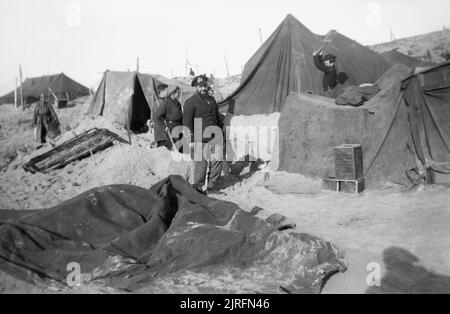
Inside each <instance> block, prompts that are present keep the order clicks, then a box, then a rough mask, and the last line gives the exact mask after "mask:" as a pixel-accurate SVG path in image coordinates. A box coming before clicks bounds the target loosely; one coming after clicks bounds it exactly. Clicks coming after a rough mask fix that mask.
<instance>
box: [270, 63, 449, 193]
mask: <svg viewBox="0 0 450 314" xmlns="http://www.w3.org/2000/svg"><path fill="white" fill-rule="evenodd" d="M448 68H449V65H448V64H447V65H442V66H440V67H437V68H436V69H435V71H436V72H437V73H439V74H440V75H441V76H442V75H444V74H443V73H448ZM446 71H447V72H446ZM432 72H433V71H431V72H429V73H430V74H428V75H430V76H431V73H432ZM409 73H410V69H409V68H406V67H405V66H402V65H396V66H394V67H392V68H391V69H390V70H389V71H388V72H387V73H385V74H384V75H383V76H382V77H381V78H380V79H379V81H378V82H377V84H378V85H379V86H380V88H381V91H380V92H379V93H378V94H377V95H375V96H374V97H373V98H372V99H370V100H369V101H368V102H367V103H366V104H364V105H363V106H361V107H358V108H351V107H340V106H336V105H334V104H333V102H332V101H331V100H328V99H326V98H320V97H319V96H311V95H297V94H292V95H290V96H289V98H288V100H287V102H286V107H285V109H284V111H283V112H282V114H281V117H280V121H279V127H280V145H279V154H278V156H279V158H278V160H276V161H275V165H274V167H275V168H276V169H279V170H285V171H289V172H296V173H302V174H306V175H310V176H313V177H318V178H323V177H334V176H335V175H334V156H333V147H334V146H338V145H341V144H343V143H346V144H361V145H362V148H363V165H364V175H365V176H366V180H367V182H368V183H369V185H370V186H376V185H378V184H379V183H383V182H386V181H390V182H394V183H399V184H404V185H410V184H412V183H415V182H417V180H422V179H424V178H427V177H428V178H429V174H427V169H429V170H434V171H436V172H438V173H447V172H448V169H449V168H448V166H449V162H450V152H449V149H448V147H449V139H450V129H449V123H448V121H449V120H450V106H449V102H448V100H449V91H450V89H449V88H448V87H447V88H438V89H436V86H438V87H442V86H445V85H446V84H443V83H442V82H443V80H442V79H440V80H437V83H435V85H434V86H435V87H433V88H432V89H427V88H426V87H424V86H420V82H421V81H424V80H425V79H423V78H422V79H421V76H420V75H413V76H412V77H410V78H409V79H407V80H406V81H404V82H403V83H402V79H405V78H407V77H408V75H409ZM421 75H422V76H425V77H426V76H427V73H423V74H421ZM447 85H448V84H447ZM448 178H449V176H447V178H446V179H447V180H448ZM448 182H450V180H448Z"/></svg>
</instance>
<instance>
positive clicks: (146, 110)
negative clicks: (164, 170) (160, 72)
mask: <svg viewBox="0 0 450 314" xmlns="http://www.w3.org/2000/svg"><path fill="white" fill-rule="evenodd" d="M171 84H173V85H178V86H179V87H180V89H181V92H182V96H181V102H182V103H184V100H186V99H187V97H189V96H190V95H192V93H193V88H191V87H190V86H186V85H184V84H180V83H177V82H175V81H172V80H169V79H164V82H163V81H162V80H161V78H156V77H155V76H153V75H150V74H143V73H139V72H119V71H109V70H107V71H106V72H105V74H104V76H103V79H102V80H101V82H100V84H99V87H98V88H97V91H96V92H95V94H94V97H93V98H92V102H91V105H90V106H89V108H88V111H87V114H88V115H90V116H91V117H97V116H99V115H102V116H105V117H108V118H109V119H112V120H113V121H116V122H118V123H120V124H122V125H123V126H126V127H129V128H130V129H131V130H133V131H136V130H139V129H141V128H142V127H143V126H144V125H145V124H146V122H147V120H148V119H150V117H151V116H152V113H153V112H154V110H155V109H156V108H157V106H158V105H159V103H158V100H157V97H156V95H157V89H158V87H159V86H160V85H164V86H167V85H171Z"/></svg>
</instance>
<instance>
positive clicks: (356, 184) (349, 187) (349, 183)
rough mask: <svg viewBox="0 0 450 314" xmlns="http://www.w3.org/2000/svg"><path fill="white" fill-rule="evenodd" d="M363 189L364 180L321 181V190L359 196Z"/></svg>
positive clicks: (329, 179) (332, 179) (326, 179)
mask: <svg viewBox="0 0 450 314" xmlns="http://www.w3.org/2000/svg"><path fill="white" fill-rule="evenodd" d="M364 189H365V180H364V178H360V179H358V180H338V179H336V178H325V179H322V190H323V191H333V192H343V193H354V194H359V193H361V192H362V191H364Z"/></svg>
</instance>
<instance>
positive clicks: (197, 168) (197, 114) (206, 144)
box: [183, 75, 223, 191]
mask: <svg viewBox="0 0 450 314" xmlns="http://www.w3.org/2000/svg"><path fill="white" fill-rule="evenodd" d="M191 85H192V86H193V87H195V88H196V93H195V94H194V95H193V96H192V97H190V98H189V99H187V100H186V102H185V104H184V111H183V125H184V126H185V127H187V128H188V129H189V130H190V131H191V142H190V149H191V151H192V150H193V148H194V147H196V149H198V148H199V147H201V149H202V152H207V154H206V155H207V156H204V155H205V154H203V153H202V154H201V160H195V158H194V182H193V185H194V187H196V188H197V189H198V190H202V188H201V187H202V186H203V185H204V183H205V180H206V179H207V180H208V186H207V189H208V190H209V191H212V190H215V189H216V186H215V185H216V183H217V182H218V181H219V179H220V175H221V171H222V159H223V156H220V158H215V157H216V156H215V152H216V151H215V150H216V146H215V145H211V143H212V142H210V140H211V138H206V137H204V136H203V135H204V133H203V132H204V130H205V129H206V128H207V127H209V126H216V127H218V129H217V130H220V132H221V129H222V121H221V118H220V115H219V109H218V106H217V103H216V101H215V100H214V97H211V95H209V93H208V78H207V77H206V76H205V75H199V76H196V77H195V78H194V79H193V80H192V84H191ZM196 118H200V119H201V122H202V128H201V131H202V134H201V135H197V136H196V137H195V136H194V119H196ZM194 140H200V141H201V143H194ZM221 145H223V142H222V143H221ZM219 149H220V150H221V151H223V146H222V147H221V148H219ZM218 155H222V154H221V153H220V154H218ZM194 157H195V156H194ZM218 159H219V160H218ZM208 164H209V169H210V171H209V174H208V173H207V169H208ZM207 176H208V177H207Z"/></svg>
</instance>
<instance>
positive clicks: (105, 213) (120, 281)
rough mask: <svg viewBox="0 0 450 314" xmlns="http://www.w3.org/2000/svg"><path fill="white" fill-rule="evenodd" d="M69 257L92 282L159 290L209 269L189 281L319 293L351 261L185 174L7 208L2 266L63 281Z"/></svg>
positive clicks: (0, 237)
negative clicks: (195, 184)
mask: <svg viewBox="0 0 450 314" xmlns="http://www.w3.org/2000/svg"><path fill="white" fill-rule="evenodd" d="M71 262H77V263H79V265H80V268H81V271H82V272H83V273H84V274H89V275H90V276H91V280H92V281H91V283H92V284H94V283H95V284H97V285H102V286H103V287H104V286H108V287H115V288H121V289H126V290H128V291H132V290H136V289H142V288H143V287H144V288H145V287H147V288H151V289H155V290H151V289H150V291H157V292H161V291H163V292H170V291H171V290H170V286H169V287H165V290H164V289H163V287H164V284H167V283H168V282H176V279H177V278H182V277H183V276H185V275H186V274H190V275H191V277H193V278H195V275H198V276H210V277H208V278H211V281H210V282H209V281H208V282H206V283H205V282H204V277H202V278H203V280H202V281H201V282H199V281H195V279H193V280H192V281H190V282H189V283H188V284H187V286H189V288H191V289H192V288H193V287H196V286H197V285H198V286H199V287H200V286H202V287H203V288H204V289H206V288H205V285H209V284H210V285H211V286H210V287H208V288H207V290H206V291H209V292H214V291H216V292H217V291H218V290H214V287H215V286H214V282H216V283H217V282H220V281H221V280H222V282H223V283H224V286H225V287H228V288H226V289H228V290H226V289H225V291H228V292H233V291H235V290H233V285H235V286H236V288H235V289H237V290H239V289H241V290H239V291H242V289H245V287H247V288H248V290H246V291H249V290H250V291H253V292H267V293H276V292H281V291H288V292H294V293H318V292H320V290H321V287H322V285H323V283H324V280H325V279H326V278H328V277H329V276H330V275H332V274H333V273H335V272H338V271H345V269H346V262H345V258H344V257H343V253H342V252H341V251H339V250H338V249H337V248H336V247H335V246H334V245H333V244H331V243H330V242H328V241H325V240H323V239H320V238H317V237H314V236H311V235H308V234H300V233H289V232H285V231H283V232H281V231H278V230H277V229H276V228H275V227H273V226H272V225H270V224H269V223H267V222H265V221H263V220H261V219H259V218H257V217H255V216H253V215H252V214H250V213H247V212H245V211H243V210H241V209H239V207H238V206H237V205H236V204H234V203H230V202H226V201H221V200H216V199H213V198H209V197H207V196H204V195H202V194H200V193H199V192H197V191H196V190H195V189H193V188H192V186H191V185H190V184H189V183H188V182H187V181H186V180H184V179H183V178H182V177H180V176H170V177H168V178H166V179H164V180H162V181H160V182H159V183H157V184H155V185H154V186H153V187H152V188H150V189H149V190H147V189H144V188H140V187H136V186H131V185H110V186H105V187H98V188H94V189H92V190H89V191H87V192H85V193H82V194H80V195H78V196H76V197H74V198H72V199H70V200H67V201H65V202H63V203H61V204H59V205H57V206H55V207H52V208H48V209H43V210H27V211H26V210H23V211H16V210H0V269H2V270H3V271H5V272H7V273H9V274H11V275H13V276H15V277H17V278H20V279H22V280H25V281H28V282H32V283H37V284H44V285H45V284H48V285H57V286H64V285H65V283H66V278H67V275H68V271H67V270H66V267H67V265H68V263H71ZM230 276H231V278H232V280H231V281H230ZM161 282H162V283H161ZM238 287H239V288H238ZM198 291H201V289H200V288H199V290H198ZM220 291H222V292H223V290H220Z"/></svg>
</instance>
